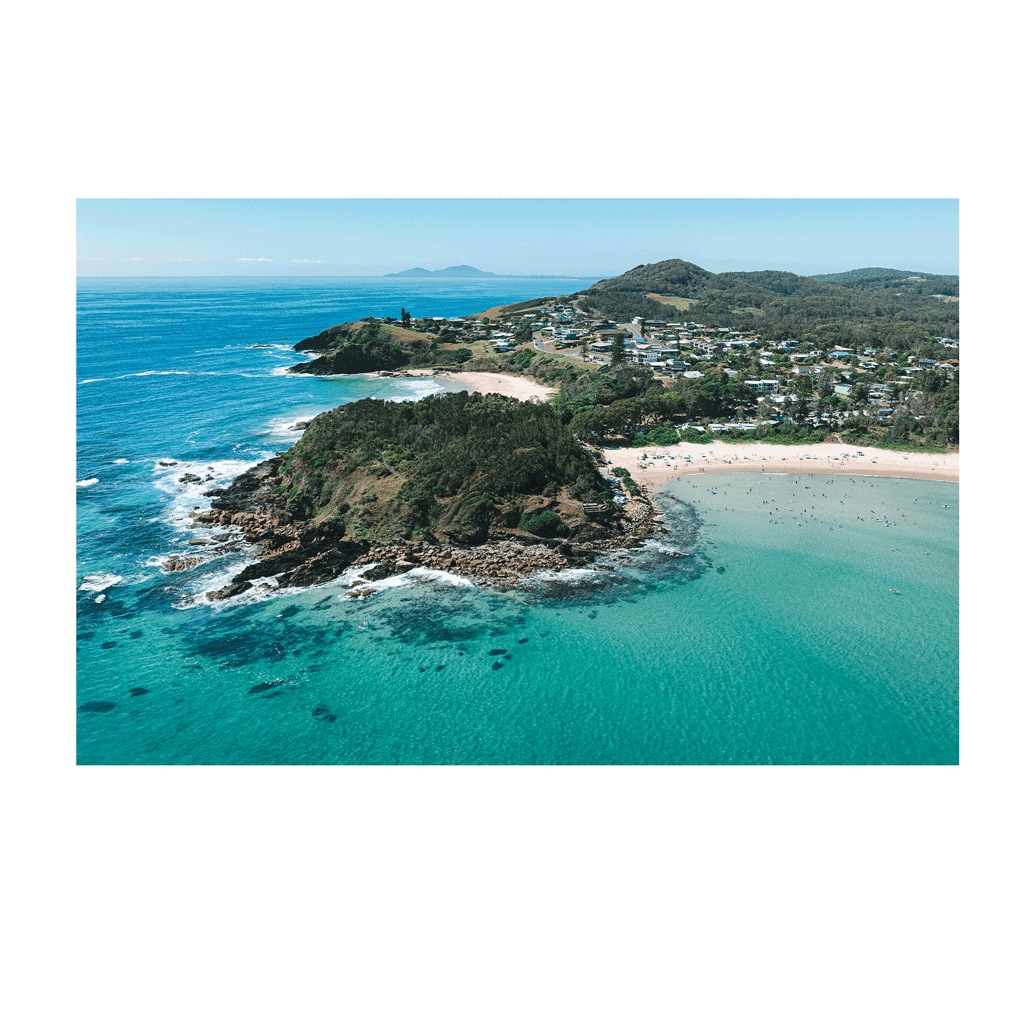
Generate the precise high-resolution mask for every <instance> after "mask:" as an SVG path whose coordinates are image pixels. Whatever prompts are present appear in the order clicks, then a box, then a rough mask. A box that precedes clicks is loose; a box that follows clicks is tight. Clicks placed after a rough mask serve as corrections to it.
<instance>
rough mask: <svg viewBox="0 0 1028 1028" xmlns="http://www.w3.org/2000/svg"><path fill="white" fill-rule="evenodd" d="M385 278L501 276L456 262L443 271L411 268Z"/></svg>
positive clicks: (393, 272) (395, 272)
mask: <svg viewBox="0 0 1028 1028" xmlns="http://www.w3.org/2000/svg"><path fill="white" fill-rule="evenodd" d="M382 277H383V278H500V277H501V276H500V275H496V274H494V273H493V272H491V271H479V270H478V268H473V267H471V265H470V264H456V265H454V266H453V267H452V268H443V270H442V271H429V270H428V269H427V268H410V269H409V270H407V271H390V272H389V273H388V274H387V275H383V276H382Z"/></svg>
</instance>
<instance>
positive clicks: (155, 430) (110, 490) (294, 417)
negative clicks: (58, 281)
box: [75, 278, 959, 764]
mask: <svg viewBox="0 0 1028 1028" xmlns="http://www.w3.org/2000/svg"><path fill="white" fill-rule="evenodd" d="M589 284H591V280H566V281H565V280H559V281H558V280H514V279H484V280H395V279H315V278H311V279H296V278H291V279H285V278H282V279H254V278H239V279H206V280H205V279H184V278H183V279H79V281H78V295H77V368H76V382H77V436H76V456H77V472H76V479H77V485H76V493H77V565H78V566H77V569H76V582H75V589H76V605H77V655H76V665H77V685H76V689H77V700H76V705H77V759H78V762H79V763H80V764H955V763H958V761H959V737H958V724H959V705H958V704H959V698H958V656H959V655H958V588H957V587H958V550H957V536H958V522H959V489H958V486H957V485H956V484H954V483H944V482H923V481H911V480H902V479H885V478H870V477H861V476H843V475H837V476H834V477H829V476H815V475H796V474H791V475H789V474H763V473H759V472H753V473H731V474H728V473H726V474H720V475H719V474H709V473H708V474H704V475H700V476H693V477H689V478H684V479H680V480H678V481H677V482H674V483H672V484H671V485H670V486H668V487H667V488H666V489H665V490H663V491H662V492H661V493H660V494H659V496H658V503H659V504H660V505H661V506H662V507H663V508H664V509H665V511H666V521H665V525H666V534H664V535H662V536H660V537H659V538H657V539H655V540H653V541H651V542H649V543H648V544H647V545H646V546H645V547H644V548H643V549H642V550H639V551H633V552H631V553H628V554H623V555H618V556H615V557H612V558H611V559H610V560H606V561H604V562H603V563H601V564H598V565H597V566H595V567H591V568H589V569H585V570H578V571H574V572H567V573H564V574H562V575H544V576H540V577H539V578H538V579H537V580H536V581H534V582H533V583H532V585H533V588H532V590H530V591H524V592H522V591H517V592H511V593H500V592H495V591H491V590H483V589H478V588H475V587H472V586H470V585H469V584H468V583H465V582H462V581H460V580H459V579H455V578H454V577H452V576H448V575H444V574H418V573H413V574H409V575H405V576H401V577H400V578H397V579H390V580H386V581H385V582H382V583H378V584H377V585H378V587H379V589H378V591H377V592H376V593H375V595H373V596H370V597H367V598H364V599H360V600H350V599H347V598H346V593H347V592H348V591H349V590H348V588H347V585H348V581H347V580H346V579H345V578H344V579H343V580H341V581H339V582H335V583H329V584H325V585H322V586H317V587H313V588H310V589H306V590H283V591H280V592H277V593H264V594H257V595H255V593H256V591H251V592H250V593H246V594H244V595H242V596H240V597H237V598H235V599H233V600H229V601H223V602H213V603H212V602H209V601H207V600H206V599H205V597H204V594H205V593H206V592H207V591H208V590H211V589H216V588H219V587H220V586H222V585H225V584H227V583H228V581H229V580H230V579H231V577H232V575H233V574H234V573H235V572H236V571H237V570H239V569H240V568H241V567H242V566H244V565H245V564H246V563H247V562H248V559H249V555H251V554H252V552H253V548H252V547H248V546H247V545H246V544H244V543H242V542H241V541H240V540H238V539H237V538H235V537H233V536H232V534H231V533H224V531H223V530H218V529H216V528H215V529H210V530H209V529H204V530H200V529H194V528H191V527H190V519H189V514H190V511H191V510H192V509H194V508H196V507H200V508H202V507H204V506H206V505H207V504H208V503H209V500H207V499H206V498H205V497H204V496H203V493H204V492H205V491H206V490H208V489H210V488H211V487H212V486H216V485H224V484H227V483H228V482H229V481H231V480H232V478H233V477H234V476H235V475H237V474H239V473H240V472H241V471H242V470H243V469H244V468H246V467H248V466H250V465H252V464H254V463H256V462H257V461H260V460H262V459H265V458H266V457H268V456H270V455H272V454H273V453H276V452H279V451H281V450H283V449H285V448H287V447H288V446H290V445H292V443H293V442H295V441H296V440H297V439H298V438H300V431H299V430H297V429H296V428H295V427H294V426H295V425H296V423H297V422H298V421H301V420H307V419H309V418H310V417H312V416H314V415H315V414H317V413H319V412H321V411H324V410H328V409H331V408H332V407H335V406H337V405H339V404H342V403H347V402H351V401H353V400H357V399H360V398H362V397H365V396H376V397H380V398H385V399H392V400H404V399H417V398H419V397H421V396H424V395H427V394H428V393H430V392H432V391H436V390H443V389H452V388H454V386H453V384H452V383H449V382H447V381H445V380H440V379H423V380H419V381H417V382H413V381H407V380H388V379H383V380H378V379H374V378H371V377H365V376H353V377H346V378H342V377H338V378H312V377H310V376H286V375H284V374H283V372H284V369H285V368H286V367H287V366H288V365H290V364H293V363H297V362H298V361H299V360H301V359H303V358H302V357H301V356H300V355H298V354H296V353H295V352H293V351H292V349H291V347H292V346H293V344H294V343H296V342H298V341H299V340H300V339H302V338H304V337H306V336H310V335H314V334H316V333H317V332H319V331H321V330H322V329H324V328H327V327H329V326H331V325H335V324H339V323H340V322H343V321H348V320H353V319H356V318H360V317H363V316H365V315H369V314H373V315H377V316H388V315H393V316H396V317H399V314H400V308H401V306H403V307H405V308H406V309H408V310H410V311H411V312H412V313H413V314H414V315H415V317H418V316H422V315H428V314H436V315H466V314H473V313H475V312H477V311H481V310H484V309H487V308H489V307H491V306H495V305H496V304H499V303H505V302H506V303H509V302H514V301H516V300H522V299H528V298H531V297H533V296H538V295H541V294H544V293H545V294H562V293H568V292H573V291H576V290H578V289H582V288H585V287H586V286H588V285H589ZM171 555H183V556H185V557H199V558H201V559H202V563H199V564H197V565H196V566H193V567H190V568H188V569H187V570H184V571H179V572H174V573H172V572H168V571H167V570H165V568H164V567H163V566H162V565H163V563H164V561H165V560H166V559H167V558H168V557H169V556H171Z"/></svg>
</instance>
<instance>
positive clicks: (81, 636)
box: [75, 632, 96, 639]
mask: <svg viewBox="0 0 1028 1028" xmlns="http://www.w3.org/2000/svg"><path fill="white" fill-rule="evenodd" d="M94 635H96V632H79V634H78V635H76V636H75V638H76V639H92V638H93V636H94Z"/></svg>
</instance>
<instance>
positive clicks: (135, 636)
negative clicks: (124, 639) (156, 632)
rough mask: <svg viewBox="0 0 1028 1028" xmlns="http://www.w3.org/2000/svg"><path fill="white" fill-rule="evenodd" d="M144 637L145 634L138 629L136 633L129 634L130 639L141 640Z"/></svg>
mask: <svg viewBox="0 0 1028 1028" xmlns="http://www.w3.org/2000/svg"><path fill="white" fill-rule="evenodd" d="M142 636H143V633H142V632H140V631H139V629H138V628H137V629H136V631H134V632H129V638H130V639H141V638H142Z"/></svg>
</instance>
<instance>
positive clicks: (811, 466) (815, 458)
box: [603, 442, 960, 491]
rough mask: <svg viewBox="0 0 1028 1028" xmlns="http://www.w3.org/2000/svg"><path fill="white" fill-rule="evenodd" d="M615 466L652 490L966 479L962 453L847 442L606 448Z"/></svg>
mask: <svg viewBox="0 0 1028 1028" xmlns="http://www.w3.org/2000/svg"><path fill="white" fill-rule="evenodd" d="M603 456H604V457H605V458H606V459H607V460H608V461H610V462H611V463H612V464H613V465H614V467H622V468H626V469H627V470H628V471H629V473H630V474H631V475H632V478H634V479H635V480H636V481H637V482H638V483H639V484H640V485H642V486H646V487H647V488H649V489H650V490H651V491H656V490H657V489H660V488H661V486H663V485H665V484H666V483H668V482H670V481H671V480H672V479H675V478H680V477H682V476H683V475H702V474H707V473H708V472H711V473H713V472H717V473H719V474H720V473H723V472H726V471H758V472H768V473H771V472H776V473H778V474H795V473H805V474H808V475H831V474H839V475H844V474H849V475H877V476H879V477H882V478H922V479H937V480H940V481H944V482H958V481H959V480H960V454H959V453H933V454H928V453H900V452H898V451H896V450H878V449H875V448H873V447H865V448H863V449H860V450H858V449H857V448H856V447H854V446H850V445H848V444H842V443H812V444H810V445H808V446H775V445H773V444H768V443H752V442H739V443H733V442H714V443H706V444H704V445H698V444H694V443H678V444H676V445H675V446H658V447H654V448H652V449H645V448H640V449H635V448H634V447H633V448H629V447H622V448H619V449H606V450H604V451H603Z"/></svg>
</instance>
